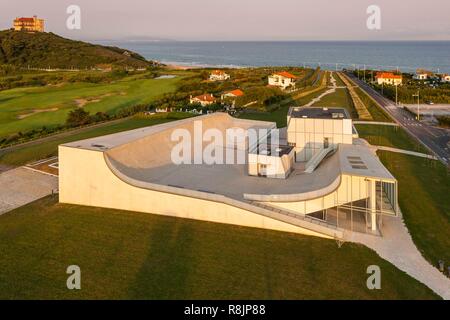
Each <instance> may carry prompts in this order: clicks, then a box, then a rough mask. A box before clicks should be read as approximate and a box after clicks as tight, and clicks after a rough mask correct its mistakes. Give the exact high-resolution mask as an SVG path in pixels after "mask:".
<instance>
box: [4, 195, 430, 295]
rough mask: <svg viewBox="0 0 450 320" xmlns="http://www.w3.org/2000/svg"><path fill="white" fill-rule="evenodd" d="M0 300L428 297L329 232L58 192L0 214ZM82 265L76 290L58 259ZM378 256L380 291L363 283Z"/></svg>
mask: <svg viewBox="0 0 450 320" xmlns="http://www.w3.org/2000/svg"><path fill="white" fill-rule="evenodd" d="M0 252H2V259H0V298H1V299H19V298H22V299H32V298H40V299H333V298H334V299H436V298H438V297H437V296H436V295H434V294H433V293H432V292H431V291H430V290H429V289H428V288H426V287H425V286H423V285H422V284H420V283H419V282H417V281H416V280H414V279H412V278H411V277H409V276H408V275H406V274H405V273H403V272H401V271H399V270H398V269H396V268H395V267H394V266H392V265H391V264H390V263H389V262H386V261H385V260H383V259H381V258H380V257H379V256H378V255H376V254H375V253H374V252H373V251H371V250H369V249H367V248H366V247H363V246H361V245H356V244H350V243H348V244H344V246H342V247H341V248H340V249H339V248H338V246H337V244H336V242H335V241H333V240H324V239H320V238H315V237H306V236H301V235H295V234H289V233H281V232H275V231H269V230H261V229H251V228H245V227H237V226H229V225H223V224H214V223H207V222H200V221H194V220H186V219H177V218H171V217H163V216H155V215H150V214H142V213H132V212H124V211H117V210H109V209H99V208H89V207H81V206H74V205H63V204H58V203H57V199H56V197H47V198H44V199H41V200H39V201H37V202H35V203H32V204H29V205H27V206H24V207H21V208H19V209H16V210H15V211H13V212H10V213H7V214H5V215H3V216H0ZM69 265H78V266H79V267H80V268H81V290H79V291H77V290H75V291H69V290H67V289H66V280H67V277H68V275H67V274H66V268H67V267H68V266H69ZM369 265H378V266H379V267H380V268H381V272H382V282H381V287H382V289H381V290H368V289H367V287H366V279H367V277H368V275H367V274H366V269H367V267H368V266H369Z"/></svg>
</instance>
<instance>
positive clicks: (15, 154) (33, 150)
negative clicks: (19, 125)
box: [0, 113, 191, 166]
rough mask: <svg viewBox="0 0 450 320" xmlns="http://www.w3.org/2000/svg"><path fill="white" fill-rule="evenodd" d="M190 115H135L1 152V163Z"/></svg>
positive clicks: (37, 156) (23, 160)
mask: <svg viewBox="0 0 450 320" xmlns="http://www.w3.org/2000/svg"><path fill="white" fill-rule="evenodd" d="M189 116H191V115H189V114H183V113H172V114H168V115H162V116H159V115H158V116H156V117H149V118H139V117H135V118H131V119H125V120H124V121H122V122H119V123H111V124H106V125H104V126H102V127H98V128H87V129H86V130H84V131H83V132H80V133H74V134H71V135H69V136H64V137H60V136H55V137H52V138H49V139H47V140H46V141H45V142H42V143H39V144H36V145H32V146H24V147H21V148H20V149H18V150H14V151H11V152H6V153H1V152H0V164H3V165H6V166H20V165H23V164H26V163H29V162H31V161H35V160H40V159H45V158H49V157H51V156H55V155H57V153H58V145H60V144H62V143H67V142H71V141H77V140H83V139H88V138H92V137H97V136H103V135H107V134H111V133H116V132H120V131H127V130H132V129H136V128H141V127H146V126H152V125H155V124H160V123H164V122H168V121H173V120H178V119H181V118H185V117H189Z"/></svg>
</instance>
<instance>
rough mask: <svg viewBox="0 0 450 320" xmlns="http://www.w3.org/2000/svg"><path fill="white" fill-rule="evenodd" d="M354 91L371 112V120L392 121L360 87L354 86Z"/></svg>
mask: <svg viewBox="0 0 450 320" xmlns="http://www.w3.org/2000/svg"><path fill="white" fill-rule="evenodd" d="M355 91H356V94H357V95H358V96H359V97H360V99H361V100H362V102H363V103H364V105H365V106H366V108H367V110H368V111H369V113H370V114H371V116H372V118H373V121H380V122H394V120H392V118H391V117H390V116H389V115H388V114H387V113H386V111H384V110H383V109H381V107H380V106H378V104H376V103H375V102H374V101H373V100H372V99H371V98H370V97H369V96H368V95H367V94H366V93H365V92H364V91H363V90H361V88H355Z"/></svg>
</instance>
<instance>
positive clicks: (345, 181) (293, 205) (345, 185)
mask: <svg viewBox="0 0 450 320" xmlns="http://www.w3.org/2000/svg"><path fill="white" fill-rule="evenodd" d="M369 196H370V190H369V185H368V182H367V181H366V178H365V177H358V176H349V175H342V176H341V184H340V185H339V187H338V189H337V190H336V191H334V192H332V193H330V194H328V195H326V196H323V197H319V198H315V199H311V200H306V201H293V202H264V204H265V205H269V206H272V207H274V208H280V209H285V210H288V211H291V212H293V213H297V214H309V213H313V212H316V211H320V210H324V209H328V208H333V207H336V206H338V205H343V204H346V203H349V202H352V201H358V200H362V199H366V198H368V197H369Z"/></svg>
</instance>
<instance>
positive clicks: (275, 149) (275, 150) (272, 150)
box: [249, 144, 294, 157]
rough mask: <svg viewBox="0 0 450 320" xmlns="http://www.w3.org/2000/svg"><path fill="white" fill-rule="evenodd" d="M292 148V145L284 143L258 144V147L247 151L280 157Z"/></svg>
mask: <svg viewBox="0 0 450 320" xmlns="http://www.w3.org/2000/svg"><path fill="white" fill-rule="evenodd" d="M292 149H294V147H292V146H286V145H270V144H260V145H258V148H255V149H254V150H252V151H250V152H249V153H251V154H259V155H264V156H273V157H282V156H284V155H285V154H289V153H290V152H291V151H292Z"/></svg>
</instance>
